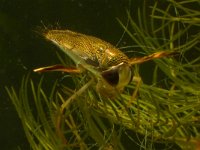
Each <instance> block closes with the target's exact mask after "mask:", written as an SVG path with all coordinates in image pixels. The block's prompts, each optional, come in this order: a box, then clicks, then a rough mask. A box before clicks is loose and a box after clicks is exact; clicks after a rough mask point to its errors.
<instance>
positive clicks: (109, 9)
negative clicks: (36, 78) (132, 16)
mask: <svg viewBox="0 0 200 150" xmlns="http://www.w3.org/2000/svg"><path fill="white" fill-rule="evenodd" d="M137 2H140V3H141V1H140V0H137V1H135V2H134V4H133V2H132V6H131V9H132V12H133V13H134V12H137V7H138V4H137ZM128 4H129V1H128V0H85V1H83V0H60V1H56V0H0V149H1V150H14V149H17V147H18V146H19V147H21V148H22V149H30V148H29V144H28V143H27V141H26V137H25V135H24V132H23V129H22V126H21V123H20V120H19V118H18V116H17V113H16V111H15V108H14V106H13V105H12V103H11V101H10V99H9V97H8V95H7V93H6V91H5V86H8V87H10V86H14V87H15V89H19V86H20V84H21V80H22V77H23V75H26V74H27V73H28V72H31V71H32V70H33V68H37V67H39V66H45V65H52V64H56V62H58V60H57V57H56V55H55V54H56V53H55V51H54V49H53V48H52V46H50V45H49V43H47V42H46V41H44V40H43V39H42V38H40V37H39V36H38V35H37V33H36V32H35V31H38V28H44V26H47V27H48V28H53V27H54V28H60V29H70V30H74V31H77V32H81V33H86V34H91V35H94V36H97V37H100V38H102V39H104V40H106V41H109V42H111V43H112V44H114V45H115V44H116V43H117V42H118V40H119V38H120V37H121V35H122V33H123V29H122V27H120V25H119V24H118V22H117V21H116V17H117V18H120V19H121V20H123V21H126V17H127V16H126V9H127V8H128V7H129V5H128ZM126 42H127V41H126ZM52 82H53V81H51V82H49V84H52ZM128 146H130V147H132V146H133V145H132V144H130V143H127V147H128Z"/></svg>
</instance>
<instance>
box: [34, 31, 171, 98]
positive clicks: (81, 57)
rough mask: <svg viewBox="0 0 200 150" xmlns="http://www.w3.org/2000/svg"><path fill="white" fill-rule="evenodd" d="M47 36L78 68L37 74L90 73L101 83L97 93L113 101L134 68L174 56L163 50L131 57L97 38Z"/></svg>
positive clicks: (51, 33) (67, 33)
mask: <svg viewBox="0 0 200 150" xmlns="http://www.w3.org/2000/svg"><path fill="white" fill-rule="evenodd" d="M44 36H45V37H46V38H47V39H48V40H50V41H52V42H53V43H54V44H56V45H57V46H58V47H59V48H60V49H61V50H62V51H63V52H64V53H65V54H67V55H68V56H69V57H70V58H71V59H72V60H73V61H74V62H75V64H76V67H75V68H67V67H64V66H62V65H54V66H47V67H41V68H38V69H35V70H34V71H35V72H46V71H63V72H69V73H83V72H84V71H89V72H90V73H91V74H93V76H94V78H95V79H96V81H97V84H96V91H97V92H98V93H100V94H101V95H103V96H106V97H110V98H112V97H115V96H116V95H118V94H119V93H120V92H122V91H123V89H124V87H125V86H126V85H127V84H129V82H130V81H131V80H132V76H133V74H132V71H131V70H132V69H131V66H132V65H134V64H139V63H143V62H145V61H149V60H152V59H155V58H161V57H166V56H169V55H172V54H173V53H174V52H166V51H161V52H156V53H153V54H151V55H148V56H144V57H140V58H128V57H127V56H126V55H125V54H124V53H123V52H121V51H120V50H119V49H117V48H116V47H114V46H113V45H111V44H110V43H108V42H105V41H103V40H101V39H99V38H96V37H93V36H89V35H85V34H81V33H76V32H73V31H70V30H49V31H48V32H47V33H45V34H44Z"/></svg>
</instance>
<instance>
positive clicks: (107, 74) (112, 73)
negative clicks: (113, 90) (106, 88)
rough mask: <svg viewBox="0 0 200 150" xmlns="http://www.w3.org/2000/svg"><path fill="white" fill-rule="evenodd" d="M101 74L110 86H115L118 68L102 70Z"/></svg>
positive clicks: (117, 80)
mask: <svg viewBox="0 0 200 150" xmlns="http://www.w3.org/2000/svg"><path fill="white" fill-rule="evenodd" d="M101 75H102V77H103V78H104V79H105V80H106V81H107V82H108V83H109V84H110V85H112V86H116V85H117V84H118V82H119V72H118V69H111V70H106V71H103V72H102V74H101Z"/></svg>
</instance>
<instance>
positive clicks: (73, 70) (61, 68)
mask: <svg viewBox="0 0 200 150" xmlns="http://www.w3.org/2000/svg"><path fill="white" fill-rule="evenodd" d="M33 71H34V72H48V71H61V72H67V73H82V70H80V69H78V68H76V67H65V66H63V65H53V66H47V67H41V68H37V69H34V70H33Z"/></svg>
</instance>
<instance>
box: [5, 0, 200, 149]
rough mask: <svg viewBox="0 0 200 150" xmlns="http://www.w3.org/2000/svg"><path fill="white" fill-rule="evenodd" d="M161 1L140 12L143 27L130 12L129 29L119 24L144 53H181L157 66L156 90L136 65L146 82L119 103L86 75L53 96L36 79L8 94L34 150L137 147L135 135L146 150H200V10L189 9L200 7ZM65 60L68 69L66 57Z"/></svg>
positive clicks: (187, 1) (188, 1) (157, 62)
mask: <svg viewBox="0 0 200 150" xmlns="http://www.w3.org/2000/svg"><path fill="white" fill-rule="evenodd" d="M160 3H161V2H155V4H154V5H153V6H152V7H150V8H147V7H144V8H143V9H142V10H141V9H138V16H137V17H135V18H137V21H136V19H134V17H133V16H132V14H131V12H129V11H128V12H127V15H128V20H129V24H128V26H127V25H126V24H124V23H123V22H122V21H120V20H119V23H120V24H121V26H122V27H123V28H124V30H125V31H126V33H127V34H128V35H129V36H130V37H131V39H132V40H133V42H134V43H136V44H137V48H138V50H139V51H143V52H144V53H145V54H151V53H154V52H157V51H161V50H162V51H163V50H172V51H177V52H178V53H179V54H178V55H177V56H174V57H169V58H162V59H157V60H154V62H155V65H153V66H152V72H150V73H148V74H151V75H149V76H151V77H152V79H151V83H150V84H145V82H143V78H142V74H141V72H140V66H138V65H135V67H134V70H133V71H134V74H135V76H136V77H137V78H139V79H141V81H140V82H139V84H138V83H137V82H135V81H132V82H131V83H130V84H129V85H128V86H127V87H126V89H125V91H124V92H123V93H122V94H121V95H120V97H119V98H116V99H115V100H111V99H109V98H105V97H101V96H100V95H98V93H96V92H95V90H93V88H92V87H93V86H94V85H95V81H93V79H90V77H89V76H88V75H87V74H83V75H69V76H71V79H72V80H73V82H74V85H75V86H76V87H75V89H72V88H69V87H68V86H66V85H60V84H59V87H58V82H56V81H55V84H54V85H53V86H52V90H51V91H50V92H48V93H47V91H46V90H45V87H44V86H43V81H44V80H45V78H42V79H41V80H40V81H39V83H37V82H36V81H35V80H33V79H31V74H29V75H27V76H25V77H24V78H23V80H22V84H21V88H20V90H19V92H16V90H15V89H14V87H11V88H6V89H7V92H8V94H9V96H10V98H11V100H12V102H13V104H14V106H15V108H16V110H17V113H18V115H19V117H20V119H21V122H22V125H23V128H24V131H25V134H26V136H27V139H28V141H29V143H30V145H31V148H32V149H35V150H38V149H49V150H55V149H126V145H125V142H124V141H123V138H124V137H125V138H126V139H129V140H130V141H132V142H135V140H136V139H135V138H133V137H132V135H133V133H134V134H135V135H137V136H140V138H139V139H142V140H141V141H140V143H138V145H140V147H141V148H143V149H154V143H156V142H159V143H164V144H169V143H175V144H177V145H178V146H179V147H181V148H182V149H197V148H199V145H200V142H199V136H200V134H199V119H200V118H199V115H200V104H199V100H200V99H199V98H200V90H199V89H200V87H199V83H200V65H199V62H200V56H199V52H200V49H199V41H200V40H199V39H200V34H199V32H198V31H199V29H198V27H199V24H200V12H199V11H198V10H195V9H194V8H193V7H191V6H195V5H199V2H198V0H185V1H182V2H176V1H173V0H170V1H166V2H165V4H166V5H165V6H166V7H164V6H159V5H160ZM144 6H145V5H144ZM149 9H150V10H151V14H150V16H149V15H147V14H149V12H148V13H147V12H146V11H147V10H149ZM136 22H138V23H136ZM130 53H131V52H130ZM59 59H60V60H61V62H62V63H63V64H66V65H67V61H66V60H65V58H63V57H61V56H59ZM160 74H162V79H160V78H161V77H160Z"/></svg>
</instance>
